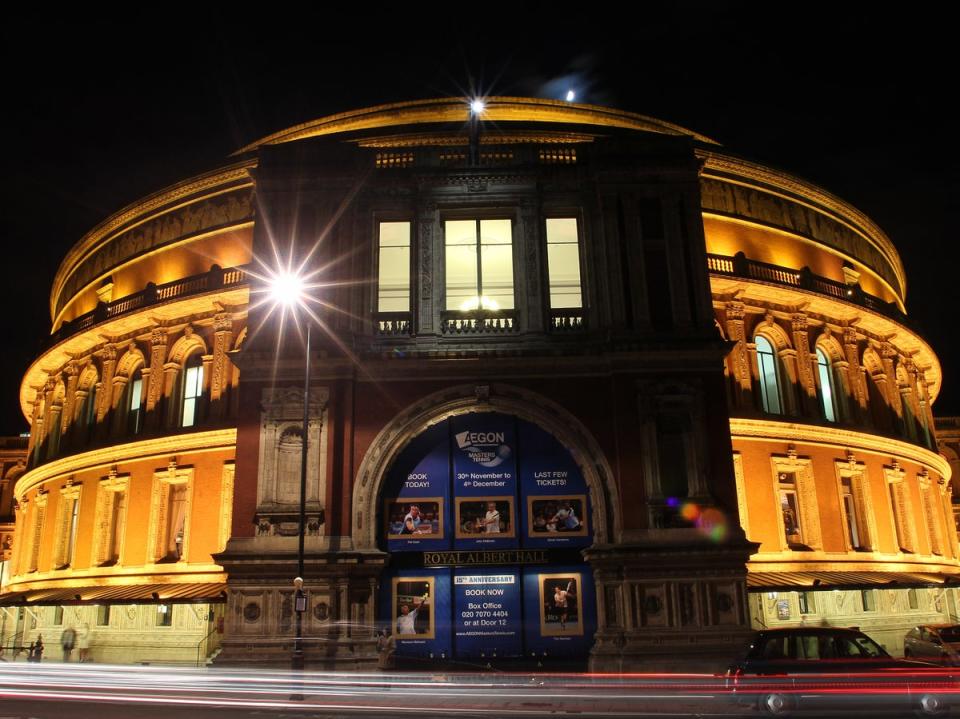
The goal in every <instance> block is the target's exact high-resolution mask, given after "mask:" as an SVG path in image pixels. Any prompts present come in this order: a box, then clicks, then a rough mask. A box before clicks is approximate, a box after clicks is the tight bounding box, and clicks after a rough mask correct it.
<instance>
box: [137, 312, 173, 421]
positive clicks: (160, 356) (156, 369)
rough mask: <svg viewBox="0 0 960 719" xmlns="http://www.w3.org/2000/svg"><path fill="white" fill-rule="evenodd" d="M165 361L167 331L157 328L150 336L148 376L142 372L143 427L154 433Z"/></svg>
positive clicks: (162, 390)
mask: <svg viewBox="0 0 960 719" xmlns="http://www.w3.org/2000/svg"><path fill="white" fill-rule="evenodd" d="M166 360H167V331H166V330H165V329H160V328H157V329H155V330H153V332H152V333H151V334H150V368H149V369H150V376H149V378H148V377H147V376H146V375H147V371H146V369H145V370H144V371H143V375H144V382H145V383H146V384H147V401H146V403H145V405H146V406H145V407H144V409H145V411H146V417H145V418H144V419H145V421H144V427H145V428H146V429H147V431H151V430H153V431H155V430H157V429H159V427H160V409H159V406H162V405H161V403H162V401H163V394H164V364H165V363H166Z"/></svg>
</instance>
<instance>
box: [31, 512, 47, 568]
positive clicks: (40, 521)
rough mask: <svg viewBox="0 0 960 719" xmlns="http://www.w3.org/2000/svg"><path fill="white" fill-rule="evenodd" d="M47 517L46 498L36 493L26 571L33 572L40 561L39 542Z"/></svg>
mask: <svg viewBox="0 0 960 719" xmlns="http://www.w3.org/2000/svg"><path fill="white" fill-rule="evenodd" d="M46 518H47V498H46V496H45V495H40V494H39V493H38V495H37V497H36V498H35V499H34V505H33V524H32V530H33V533H32V536H31V538H30V554H29V557H30V561H29V562H28V565H27V566H28V571H30V572H35V571H37V568H38V566H39V562H40V542H41V539H42V537H43V530H44V524H45V520H46Z"/></svg>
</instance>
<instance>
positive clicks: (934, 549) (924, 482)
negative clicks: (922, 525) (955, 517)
mask: <svg viewBox="0 0 960 719" xmlns="http://www.w3.org/2000/svg"><path fill="white" fill-rule="evenodd" d="M936 492H937V490H936V488H935V487H932V486H931V482H930V480H929V478H926V477H921V478H920V497H921V499H922V501H923V515H924V519H925V520H926V524H927V537H928V538H929V540H930V552H931V553H932V554H943V549H942V547H941V541H940V522H939V521H938V518H937V516H938V515H939V512H938V511H937V500H936V499H935V493H936Z"/></svg>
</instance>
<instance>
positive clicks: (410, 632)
mask: <svg viewBox="0 0 960 719" xmlns="http://www.w3.org/2000/svg"><path fill="white" fill-rule="evenodd" d="M450 572H451V570H449V569H404V570H396V571H393V572H385V573H384V575H383V577H382V579H381V582H380V610H381V612H380V622H381V627H382V630H385V631H386V632H387V633H388V634H389V635H392V637H393V639H392V644H393V646H394V651H395V652H396V657H397V661H396V668H397V669H398V670H401V671H402V670H404V669H413V668H416V666H417V665H416V663H413V664H411V663H404V661H403V659H404V657H406V658H411V659H412V658H417V659H426V660H433V659H448V658H450V657H451V639H452V632H451V630H450V615H451V612H452V607H451V602H450Z"/></svg>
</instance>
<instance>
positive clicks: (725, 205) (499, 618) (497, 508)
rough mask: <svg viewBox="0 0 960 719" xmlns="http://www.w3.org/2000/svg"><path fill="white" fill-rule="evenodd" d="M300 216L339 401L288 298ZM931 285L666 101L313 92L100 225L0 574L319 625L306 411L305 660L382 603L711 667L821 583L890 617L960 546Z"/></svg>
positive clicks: (609, 658)
mask: <svg viewBox="0 0 960 719" xmlns="http://www.w3.org/2000/svg"><path fill="white" fill-rule="evenodd" d="M291 253H292V257H293V260H294V263H295V264H297V265H299V264H300V263H301V262H302V263H303V264H304V267H305V268H306V271H308V272H312V273H316V274H315V275H314V277H315V279H316V280H317V282H318V284H320V285H322V286H319V287H315V288H313V291H314V293H315V294H316V295H317V296H318V302H317V303H315V304H312V305H311V306H312V307H313V308H314V311H315V312H316V313H317V320H315V323H316V324H315V326H314V330H313V339H314V343H313V352H312V354H311V357H310V361H311V373H312V383H311V388H310V395H309V403H308V413H309V417H310V420H309V422H308V424H307V426H306V427H304V426H303V409H304V408H303V400H304V396H303V392H302V377H303V369H304V352H303V345H302V342H301V335H300V334H298V330H297V329H296V328H295V327H294V326H293V325H292V324H290V325H287V326H286V327H284V328H283V332H282V334H281V333H280V329H281V328H280V327H279V313H278V312H275V311H271V306H270V305H269V304H268V303H265V302H261V301H259V300H260V299H261V298H262V297H263V295H262V291H263V290H264V289H265V285H266V284H267V283H266V282H265V279H264V278H265V276H266V275H267V274H268V273H269V271H270V269H271V268H274V269H275V266H276V264H277V261H276V258H277V257H278V256H279V257H281V258H286V257H288V256H290V255H291ZM905 291H906V287H905V277H904V270H903V267H902V264H901V262H900V259H899V257H898V255H897V253H896V250H895V248H894V246H893V245H892V243H891V242H890V240H889V239H888V238H887V237H886V236H885V235H884V234H883V233H882V231H881V230H880V229H879V228H877V227H876V226H875V225H874V224H873V223H872V222H871V221H870V220H869V219H868V218H866V217H865V216H863V215H862V214H861V213H859V212H858V211H857V210H856V209H854V208H852V207H850V206H849V205H847V204H846V203H844V202H843V201H842V200H839V199H838V198H836V197H834V196H832V195H830V194H829V193H827V192H825V191H824V190H821V189H819V188H817V187H815V186H813V185H811V184H809V183H806V182H804V181H803V180H800V179H798V178H795V177H792V176H789V175H787V174H785V173H782V172H778V171H775V170H772V169H770V168H766V167H763V166H760V165H757V164H754V163H751V162H748V161H746V160H743V159H740V158H738V157H735V156H733V155H730V154H728V153H726V152H725V151H724V150H723V148H722V147H721V146H720V145H718V144H717V143H715V142H713V141H712V140H710V139H709V138H706V137H703V136H700V135H697V134H696V133H693V132H691V131H688V130H685V129H683V128H679V127H676V126H673V125H670V124H668V123H664V122H661V121H658V120H654V119H651V118H647V117H643V116H639V115H634V114H630V113H624V112H619V111H614V110H609V109H606V108H598V107H592V106H582V105H574V104H566V103H558V102H552V101H541V100H522V99H508V98H502V99H498V98H492V99H490V100H489V101H488V103H487V105H486V107H485V108H484V109H483V111H482V112H481V113H480V114H479V115H475V116H471V115H470V112H469V110H468V108H467V107H466V106H465V105H464V103H462V102H461V101H457V100H434V101H421V102H412V103H404V104H399V105H392V106H385V107H381V108H372V109H368V110H363V111H357V112H351V113H344V114H342V115H336V116H332V117H328V118H323V119H321V120H317V121H315V122H310V123H306V124H304V125H300V126H297V127H294V128H291V129H289V130H287V131H284V132H281V133H277V134H276V135H273V136H270V137H268V138H265V139H264V140H262V141H260V142H258V143H255V144H254V145H251V146H250V147H247V148H244V149H243V150H242V151H241V152H240V153H238V154H237V156H236V157H235V161H234V162H233V164H230V165H227V166H225V167H223V168H221V169H219V170H216V171H214V172H211V173H208V174H207V175H204V176H201V177H197V178H193V179H190V180H187V181H184V182H183V183H180V184H179V185H176V186H174V187H172V188H168V189H167V190H164V191H162V192H159V193H157V194H155V195H153V196H151V197H148V198H146V199H144V200H143V201H141V202H139V203H136V204H135V205H132V206H130V207H128V208H126V209H125V210H123V211H121V212H120V213H118V214H116V215H114V216H113V217H111V218H109V219H108V220H106V221H105V222H104V223H102V224H101V225H100V226H98V227H97V228H95V229H94V230H93V231H91V232H90V233H89V234H88V235H87V236H86V237H85V238H83V239H82V240H81V241H80V243H79V244H77V245H76V246H75V247H74V248H73V249H72V250H71V251H70V253H69V254H68V255H67V257H66V259H65V260H64V262H63V264H62V266H61V269H60V271H59V272H58V274H57V277H56V279H55V282H54V288H53V291H52V294H51V313H52V316H53V318H54V320H53V327H54V332H53V335H52V337H51V340H50V342H49V344H48V347H47V349H46V350H45V351H44V352H43V353H42V354H41V355H40V356H39V357H38V358H37V359H36V361H35V362H34V364H33V365H32V366H31V367H30V369H29V370H28V372H27V374H26V377H25V378H24V381H23V383H22V385H21V403H22V405H23V409H24V413H25V415H26V416H27V417H28V418H29V419H30V421H31V426H32V435H31V441H30V447H29V460H28V467H27V469H26V471H25V472H24V473H23V474H22V476H20V478H19V479H18V480H17V482H16V487H15V495H16V520H17V533H16V541H15V542H14V546H13V551H12V555H13V556H12V560H11V564H12V577H11V580H10V583H9V585H8V586H7V590H6V594H5V595H4V597H3V601H4V602H5V603H7V604H10V605H17V604H21V605H26V606H25V607H24V608H23V609H22V610H21V612H20V615H19V616H20V623H21V627H20V630H21V631H22V632H23V636H25V637H27V638H29V637H31V636H35V635H36V634H37V633H40V632H44V631H47V632H49V631H54V632H55V631H56V630H57V628H58V627H62V626H63V623H64V622H72V623H74V624H76V623H78V622H86V623H88V624H89V626H90V628H91V630H92V634H93V655H94V658H96V659H116V658H118V657H121V656H122V657H124V658H127V659H130V658H139V659H150V658H153V659H157V660H160V659H174V658H176V659H179V660H182V661H193V660H199V661H203V660H206V659H207V658H208V657H210V656H212V655H213V654H214V653H215V652H219V654H218V657H217V660H218V661H222V662H228V663H243V662H265V661H277V662H280V661H286V660H287V658H288V657H289V651H290V645H291V642H292V633H293V625H294V611H293V582H292V579H293V576H294V574H295V571H296V570H295V567H296V545H297V534H298V512H299V491H300V486H299V478H300V474H299V470H300V453H301V450H302V447H303V443H304V441H306V443H307V448H308V483H307V491H306V497H307V503H306V513H307V523H306V530H307V531H306V533H307V537H306V548H307V565H306V572H305V574H306V576H305V579H306V584H305V586H306V590H307V594H308V602H307V610H306V613H305V616H304V635H305V637H306V639H307V643H306V651H307V660H308V662H311V663H315V664H324V665H327V666H336V667H344V668H348V667H368V666H371V665H373V663H374V662H375V661H376V638H375V636H374V630H375V629H378V628H383V629H388V630H389V631H390V632H391V633H392V634H393V635H394V638H395V641H394V643H395V646H396V655H397V662H398V666H400V667H403V666H414V665H416V664H417V663H419V662H423V661H430V662H443V661H467V662H475V661H482V662H487V661H497V662H500V661H504V662H511V661H515V660H517V659H519V658H526V659H528V660H529V659H533V660H536V661H538V662H540V663H543V664H544V665H545V666H549V665H550V664H551V663H558V662H559V660H558V657H562V658H563V659H565V660H571V659H572V660H576V661H580V662H582V663H583V664H584V665H589V666H590V667H592V668H594V669H598V670H618V669H632V668H639V667H651V666H657V667H665V666H671V665H675V666H686V667H695V666H699V667H717V666H722V665H723V663H724V662H725V661H726V660H728V659H729V658H730V657H731V656H732V655H733V654H734V653H735V651H736V650H737V648H738V647H739V645H740V643H741V642H742V641H743V638H744V637H745V636H746V633H747V632H748V630H749V628H750V626H751V624H753V625H757V626H760V625H766V626H772V625H779V624H790V623H801V622H818V623H820V622H825V623H835V624H842V625H850V624H856V625H858V626H861V627H863V628H864V629H865V630H867V631H872V633H873V634H874V635H875V636H876V638H877V639H879V640H880V641H882V642H883V643H885V644H886V645H887V646H888V648H889V649H891V650H892V651H897V650H898V647H899V643H900V642H902V637H903V634H904V633H905V631H906V630H907V629H908V628H909V627H910V626H912V625H914V624H917V623H921V622H925V621H931V620H936V619H941V620H947V619H948V618H949V617H951V616H953V615H954V614H955V608H956V598H955V596H954V594H955V591H956V590H955V589H953V588H952V587H951V580H952V578H953V577H955V576H956V575H957V573H958V571H960V561H958V556H957V535H956V530H955V527H954V523H953V521H952V510H951V502H950V490H949V481H950V476H951V471H950V467H949V464H948V463H947V461H946V460H945V459H944V458H943V457H942V456H941V455H940V454H938V453H937V451H936V448H935V441H934V437H933V428H934V425H933V417H932V413H931V404H932V402H933V400H934V398H935V397H936V395H937V392H938V390H939V386H940V380H941V375H940V365H939V363H938V360H937V358H936V355H935V354H934V353H933V351H932V349H931V348H930V347H929V346H928V345H927V344H926V343H925V341H924V340H923V339H922V337H920V336H919V335H918V334H917V333H916V332H915V331H913V330H912V329H911V326H910V322H909V320H908V319H907V317H906V315H905ZM300 320H301V329H302V322H303V320H304V318H303V316H301V318H300ZM278 338H279V339H278ZM731 457H732V461H731ZM58 607H60V609H58ZM26 609H29V612H26V611H25V610H26ZM28 615H29V616H28ZM65 615H66V619H64V616H65ZM58 622H59V623H58ZM221 628H222V629H223V633H222V634H221V633H220V629H221Z"/></svg>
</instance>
